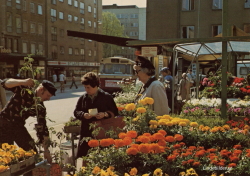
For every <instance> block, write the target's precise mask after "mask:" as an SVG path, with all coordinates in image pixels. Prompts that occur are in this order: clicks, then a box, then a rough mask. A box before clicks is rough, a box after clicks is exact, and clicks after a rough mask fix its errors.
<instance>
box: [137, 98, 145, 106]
mask: <svg viewBox="0 0 250 176" xmlns="http://www.w3.org/2000/svg"><path fill="white" fill-rule="evenodd" d="M138 103H139V104H142V105H146V104H147V103H146V101H145V100H144V99H142V100H139V101H138Z"/></svg>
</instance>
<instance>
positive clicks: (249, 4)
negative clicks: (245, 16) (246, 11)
mask: <svg viewBox="0 0 250 176" xmlns="http://www.w3.org/2000/svg"><path fill="white" fill-rule="evenodd" d="M244 7H245V8H250V0H246V1H245V5H244Z"/></svg>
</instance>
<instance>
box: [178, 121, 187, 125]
mask: <svg viewBox="0 0 250 176" xmlns="http://www.w3.org/2000/svg"><path fill="white" fill-rule="evenodd" d="M179 125H180V126H187V123H186V122H180V123H179Z"/></svg>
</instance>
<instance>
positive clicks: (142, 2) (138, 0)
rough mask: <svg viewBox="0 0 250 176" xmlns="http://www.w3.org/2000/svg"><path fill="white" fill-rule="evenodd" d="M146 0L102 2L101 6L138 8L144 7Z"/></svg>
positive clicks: (108, 0)
mask: <svg viewBox="0 0 250 176" xmlns="http://www.w3.org/2000/svg"><path fill="white" fill-rule="evenodd" d="M146 1H147V0H102V5H113V4H117V5H119V6H123V5H137V6H138V7H146Z"/></svg>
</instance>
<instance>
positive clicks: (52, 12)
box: [50, 9, 56, 22]
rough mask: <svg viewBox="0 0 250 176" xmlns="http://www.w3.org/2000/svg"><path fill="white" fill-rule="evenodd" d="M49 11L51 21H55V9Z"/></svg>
mask: <svg viewBox="0 0 250 176" xmlns="http://www.w3.org/2000/svg"><path fill="white" fill-rule="evenodd" d="M50 13H51V21H52V22H54V21H56V10H55V9H51V10H50Z"/></svg>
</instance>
